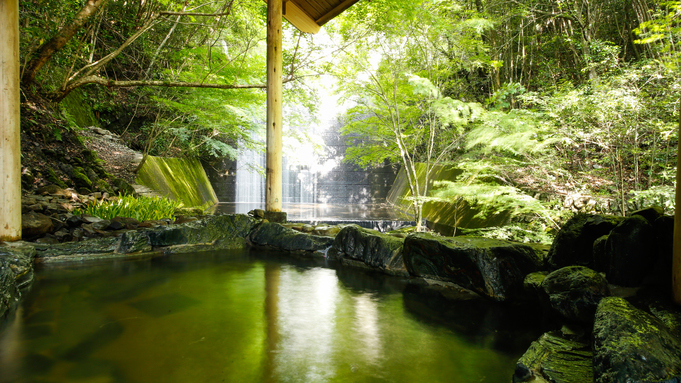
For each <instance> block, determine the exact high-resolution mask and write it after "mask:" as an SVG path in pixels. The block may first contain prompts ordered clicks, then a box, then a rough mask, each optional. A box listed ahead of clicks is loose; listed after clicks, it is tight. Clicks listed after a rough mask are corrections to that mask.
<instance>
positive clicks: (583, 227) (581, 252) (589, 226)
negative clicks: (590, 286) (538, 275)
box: [547, 214, 624, 270]
mask: <svg viewBox="0 0 681 383" xmlns="http://www.w3.org/2000/svg"><path fill="white" fill-rule="evenodd" d="M623 219H624V218H623V217H616V216H607V215H591V214H577V215H575V216H574V217H572V218H571V219H570V220H569V221H567V222H566V223H565V225H563V227H562V228H561V229H560V231H559V232H558V234H557V235H556V238H555V239H554V240H553V244H552V245H551V249H550V250H549V254H548V258H547V263H548V265H549V267H550V268H551V269H553V270H555V269H559V268H561V267H565V266H571V265H580V266H587V267H589V268H593V267H594V266H593V245H594V242H595V241H596V239H598V238H599V237H602V236H604V235H607V234H609V233H610V230H612V229H614V228H615V226H617V224H618V223H620V222H621V221H622V220H623Z"/></svg>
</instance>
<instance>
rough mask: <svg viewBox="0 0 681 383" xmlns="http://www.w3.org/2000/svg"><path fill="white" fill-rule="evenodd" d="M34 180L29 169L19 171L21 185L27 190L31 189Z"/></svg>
mask: <svg viewBox="0 0 681 383" xmlns="http://www.w3.org/2000/svg"><path fill="white" fill-rule="evenodd" d="M34 182H35V177H34V176H33V173H31V171H30V170H27V171H25V172H22V173H21V187H23V188H24V189H27V190H31V189H33V183H34Z"/></svg>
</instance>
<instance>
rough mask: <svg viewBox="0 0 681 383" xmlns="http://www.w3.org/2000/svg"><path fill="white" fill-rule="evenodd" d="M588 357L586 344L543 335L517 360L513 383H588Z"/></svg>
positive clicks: (557, 334) (589, 371) (589, 377)
mask: <svg viewBox="0 0 681 383" xmlns="http://www.w3.org/2000/svg"><path fill="white" fill-rule="evenodd" d="M591 356H592V353H591V348H590V346H589V344H588V343H584V342H580V341H575V340H569V339H565V338H564V337H562V336H561V334H560V333H558V332H547V333H545V334H544V335H542V336H541V337H540V338H539V339H538V340H536V341H534V342H532V344H531V345H530V347H529V348H528V349H527V351H526V352H525V354H523V356H522V357H520V359H519V360H518V363H517V364H516V368H515V372H514V374H513V382H514V383H518V382H551V383H591V382H593V371H592V368H593V365H592V359H591Z"/></svg>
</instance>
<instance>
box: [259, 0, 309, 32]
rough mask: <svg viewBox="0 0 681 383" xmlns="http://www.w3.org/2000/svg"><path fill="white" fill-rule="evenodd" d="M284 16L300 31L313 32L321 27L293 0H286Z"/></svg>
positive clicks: (266, 0)
mask: <svg viewBox="0 0 681 383" xmlns="http://www.w3.org/2000/svg"><path fill="white" fill-rule="evenodd" d="M265 2H267V3H269V1H268V0H265ZM284 18H286V20H288V22H289V23H291V24H292V25H293V26H294V27H296V28H298V30H299V31H301V32H305V33H312V34H315V33H317V32H319V30H320V29H321V26H319V24H317V23H316V22H315V20H314V18H313V17H312V16H310V15H308V14H307V12H305V11H304V10H303V9H302V8H301V7H299V6H298V4H296V3H295V1H293V0H289V1H287V2H286V14H284Z"/></svg>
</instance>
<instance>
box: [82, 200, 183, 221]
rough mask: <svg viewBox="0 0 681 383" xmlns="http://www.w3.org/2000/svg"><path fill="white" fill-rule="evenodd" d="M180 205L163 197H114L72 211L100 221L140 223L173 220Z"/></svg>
mask: <svg viewBox="0 0 681 383" xmlns="http://www.w3.org/2000/svg"><path fill="white" fill-rule="evenodd" d="M180 206H182V203H180V202H178V201H173V200H170V199H168V198H165V197H147V196H140V197H132V196H121V195H119V196H118V197H116V199H115V200H114V201H104V200H102V201H94V202H91V203H89V204H87V205H86V206H85V208H83V209H82V210H74V212H73V213H74V214H76V215H78V214H89V215H92V216H95V217H98V218H101V219H113V218H115V217H127V218H134V219H136V220H138V221H140V222H142V221H148V220H149V221H156V220H159V219H162V218H170V219H174V218H175V209H177V208H178V207H180Z"/></svg>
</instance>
